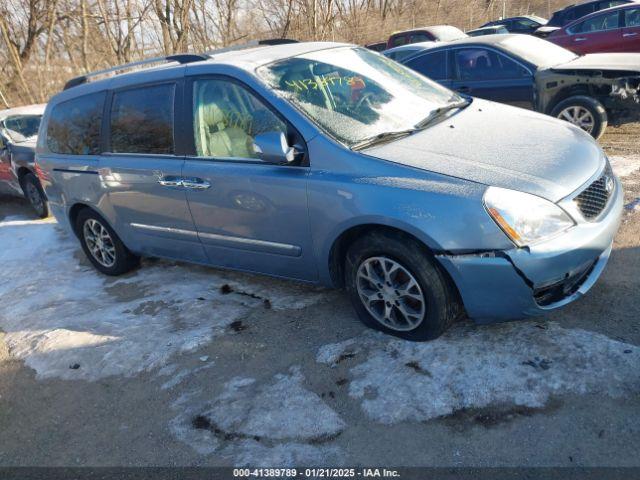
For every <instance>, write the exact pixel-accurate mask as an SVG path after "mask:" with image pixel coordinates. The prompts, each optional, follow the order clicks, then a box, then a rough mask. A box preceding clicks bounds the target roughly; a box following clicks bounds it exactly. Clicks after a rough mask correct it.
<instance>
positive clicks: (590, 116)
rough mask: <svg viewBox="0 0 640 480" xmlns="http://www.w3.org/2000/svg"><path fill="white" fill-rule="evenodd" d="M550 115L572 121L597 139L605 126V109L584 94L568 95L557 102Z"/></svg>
mask: <svg viewBox="0 0 640 480" xmlns="http://www.w3.org/2000/svg"><path fill="white" fill-rule="evenodd" d="M551 115H552V116H554V117H557V118H559V119H560V120H566V121H568V122H570V123H573V124H574V125H576V126H577V127H580V128H581V129H582V130H584V131H585V132H587V133H588V134H589V135H591V136H592V137H593V138H595V139H598V138H600V137H601V136H602V134H603V133H604V131H605V129H606V128H607V122H608V119H607V111H606V110H605V108H604V106H603V105H602V104H601V103H600V102H599V101H597V100H595V99H594V98H591V97H587V96H584V95H577V96H575V97H569V98H567V99H565V100H563V101H561V102H560V103H558V104H557V105H556V106H555V107H554V108H553V110H552V111H551Z"/></svg>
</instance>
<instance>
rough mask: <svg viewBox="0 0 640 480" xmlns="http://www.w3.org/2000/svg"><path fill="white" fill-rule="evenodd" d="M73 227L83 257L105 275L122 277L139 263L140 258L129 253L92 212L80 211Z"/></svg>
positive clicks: (106, 224) (98, 216)
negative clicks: (83, 254)
mask: <svg viewBox="0 0 640 480" xmlns="http://www.w3.org/2000/svg"><path fill="white" fill-rule="evenodd" d="M75 227H76V232H77V234H78V238H79V239H80V244H81V245H82V250H84V253H85V255H86V256H87V258H88V259H89V261H90V262H91V263H92V264H93V266H94V267H96V269H97V270H98V271H100V272H102V273H104V274H105V275H112V276H116V275H122V274H123V273H127V272H129V271H131V270H133V269H134V268H135V267H137V266H138V264H139V263H140V257H138V256H137V255H134V254H133V253H131V252H130V251H129V249H128V248H127V247H125V246H124V243H122V241H121V240H120V237H118V235H117V234H116V232H115V231H114V230H113V229H112V228H111V227H110V226H109V224H108V223H107V222H106V221H105V220H104V219H103V218H102V217H101V216H100V215H98V214H97V213H96V212H94V211H93V210H91V209H89V208H85V209H84V210H81V211H80V213H79V214H78V217H77V218H76V225H75Z"/></svg>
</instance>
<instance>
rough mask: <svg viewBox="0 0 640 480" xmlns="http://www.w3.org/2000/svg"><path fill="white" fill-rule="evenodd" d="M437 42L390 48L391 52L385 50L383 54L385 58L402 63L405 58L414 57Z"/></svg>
mask: <svg viewBox="0 0 640 480" xmlns="http://www.w3.org/2000/svg"><path fill="white" fill-rule="evenodd" d="M434 43H435V42H418V43H409V44H407V45H400V46H399V47H394V48H390V49H389V50H385V51H384V52H382V54H383V55H384V56H385V57H388V58H390V59H391V60H395V61H396V62H399V61H401V60H402V59H404V58H407V57H409V56H410V55H413V54H414V53H417V52H420V51H422V50H423V49H424V48H425V47H429V46H431V45H432V44H434Z"/></svg>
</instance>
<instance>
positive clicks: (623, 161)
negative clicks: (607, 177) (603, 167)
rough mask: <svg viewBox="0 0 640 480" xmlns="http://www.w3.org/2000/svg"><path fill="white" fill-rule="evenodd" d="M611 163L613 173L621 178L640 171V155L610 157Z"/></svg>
mask: <svg viewBox="0 0 640 480" xmlns="http://www.w3.org/2000/svg"><path fill="white" fill-rule="evenodd" d="M609 162H610V163H611V167H612V168H613V172H614V173H615V174H616V175H617V176H619V177H621V178H622V177H628V176H629V175H631V174H632V173H633V172H635V171H636V170H639V169H640V155H629V156H625V157H618V156H613V157H609Z"/></svg>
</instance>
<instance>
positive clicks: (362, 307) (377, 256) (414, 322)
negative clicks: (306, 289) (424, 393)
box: [344, 230, 461, 341]
mask: <svg viewBox="0 0 640 480" xmlns="http://www.w3.org/2000/svg"><path fill="white" fill-rule="evenodd" d="M344 268H345V286H346V288H347V292H348V293H349V297H350V298H351V303H352V305H353V307H354V309H355V311H356V313H357V314H358V318H360V320H361V321H362V322H363V323H364V324H365V325H367V326H368V327H371V328H374V329H376V330H381V331H383V332H386V333H389V334H391V335H394V336H397V337H400V338H404V339H407V340H413V341H422V340H431V339H434V338H437V337H439V336H440V335H442V333H444V332H445V331H446V330H447V328H449V326H450V325H451V324H452V323H453V322H454V321H455V319H456V318H457V317H458V314H459V313H460V311H461V308H460V306H459V304H458V301H457V296H456V294H455V290H454V287H453V286H452V284H451V282H450V280H449V279H448V277H447V276H446V274H445V273H444V272H443V271H442V270H441V267H440V266H439V265H438V264H437V261H436V260H435V259H434V258H433V256H431V255H430V254H429V253H428V252H427V251H426V250H425V248H424V247H423V246H422V245H421V244H419V243H418V242H417V241H416V240H415V239H413V238H411V237H409V236H407V235H404V234H402V233H399V232H393V231H387V230H380V231H374V232H371V233H369V234H367V235H364V236H362V237H360V238H358V239H357V240H356V241H354V242H353V244H352V245H351V246H350V248H349V250H348V252H347V255H346V260H345V267H344Z"/></svg>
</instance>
